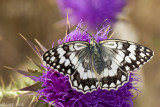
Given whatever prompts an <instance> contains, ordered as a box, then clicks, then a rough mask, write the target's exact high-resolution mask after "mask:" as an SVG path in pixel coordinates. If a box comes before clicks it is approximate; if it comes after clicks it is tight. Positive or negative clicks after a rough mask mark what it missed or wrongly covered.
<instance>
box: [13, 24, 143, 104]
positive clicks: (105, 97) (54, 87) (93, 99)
mask: <svg viewBox="0 0 160 107" xmlns="http://www.w3.org/2000/svg"><path fill="white" fill-rule="evenodd" d="M79 26H80V25H79ZM106 28H108V26H106V27H104V28H102V29H101V30H100V31H98V32H97V33H96V34H95V35H92V36H93V37H94V38H95V39H96V41H97V42H98V41H102V40H105V39H107V36H108V33H109V31H110V30H107V31H106ZM23 38H24V37H23ZM90 38H91V37H90V35H89V34H88V33H87V29H86V30H84V31H82V30H81V29H80V28H79V27H77V28H76V29H75V30H74V31H72V32H71V33H69V34H68V35H67V36H66V37H65V38H64V39H63V40H59V41H58V44H62V43H65V42H70V41H76V40H81V41H87V42H90ZM24 39H25V41H26V42H27V43H28V44H29V45H30V46H31V47H32V49H33V50H34V51H35V52H36V53H37V55H38V56H39V57H40V58H41V56H42V53H43V52H45V51H46V48H45V47H44V46H43V45H41V44H40V43H39V42H38V41H37V40H36V42H37V43H38V44H39V46H40V47H41V50H40V49H39V48H38V47H37V46H35V45H34V44H33V43H32V42H30V41H29V40H27V39H26V38H24ZM32 62H34V61H32ZM34 63H35V64H36V65H37V66H38V67H39V68H41V69H40V70H41V71H40V72H37V71H36V72H25V71H22V70H17V69H14V70H16V71H17V72H19V73H21V74H23V75H25V76H27V77H30V78H31V79H33V80H34V81H36V83H35V84H33V85H32V86H28V87H25V88H23V89H21V91H24V90H27V91H34V92H37V93H38V94H39V100H41V101H44V102H45V103H47V104H50V105H54V106H58V107H85V106H89V107H92V106H94V107H106V106H107V107H132V106H133V101H132V98H133V93H132V92H131V90H135V91H138V90H137V88H136V87H134V86H133V85H132V82H138V81H140V79H139V78H138V76H137V75H136V74H133V73H130V77H129V81H128V83H125V84H124V85H123V86H121V87H119V88H118V90H110V91H109V90H102V89H97V90H95V91H93V92H88V93H86V94H84V93H82V92H79V91H77V90H75V89H73V88H72V87H71V84H70V82H69V77H68V76H64V75H62V74H60V73H59V72H57V71H56V70H54V69H52V68H50V67H48V66H45V65H41V66H39V65H38V64H37V63H36V62H34ZM42 69H45V71H44V70H42ZM43 71H44V72H43ZM42 72H43V73H42ZM29 74H30V76H29Z"/></svg>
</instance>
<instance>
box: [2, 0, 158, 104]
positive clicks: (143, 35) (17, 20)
mask: <svg viewBox="0 0 160 107" xmlns="http://www.w3.org/2000/svg"><path fill="white" fill-rule="evenodd" d="M159 17H160V0H130V1H129V4H128V5H127V6H126V7H125V8H124V10H123V14H121V15H120V16H119V18H118V21H117V24H115V26H113V28H115V31H118V32H120V33H117V35H118V34H125V35H126V34H127V36H125V37H124V38H125V39H128V40H131V41H132V39H131V38H134V40H133V41H136V42H138V43H140V44H142V45H144V46H147V47H149V48H151V49H153V50H154V52H155V56H154V57H153V59H152V60H151V61H150V62H149V63H147V64H146V65H145V66H144V67H143V68H141V70H140V71H139V72H140V75H141V78H142V79H143V82H142V83H140V84H139V85H138V87H140V88H139V90H140V91H141V93H139V96H138V97H137V99H136V100H134V106H135V107H151V106H152V107H160V66H159V61H160V55H159V53H160V20H159ZM63 20H64V19H63V17H62V16H61V14H60V13H59V10H58V7H57V4H56V1H55V0H0V66H1V67H0V77H2V78H3V80H4V83H5V84H6V85H7V84H9V82H10V81H11V79H10V75H11V76H13V77H14V79H15V80H16V81H20V80H22V79H23V76H19V75H18V74H17V73H16V72H14V71H11V70H8V69H5V68H3V66H4V65H7V66H11V67H15V68H21V69H26V68H27V67H29V66H30V63H28V59H27V58H26V56H29V57H31V58H34V59H35V60H37V57H36V55H35V54H34V52H33V50H32V49H31V48H30V47H29V46H28V45H27V44H26V43H25V41H24V40H23V39H22V38H21V37H20V36H19V35H18V33H21V34H22V35H24V36H25V37H26V38H28V39H29V40H31V41H32V42H34V41H33V40H34V38H37V39H38V40H39V41H40V42H41V43H42V44H43V45H44V46H46V47H47V48H48V49H49V48H51V46H52V43H53V42H55V45H57V40H58V39H62V38H63V37H64V36H65V26H59V24H60V23H63V22H64V21H63ZM63 25H65V23H64V24H63ZM122 25H123V27H124V29H120V28H122ZM125 29H126V31H125ZM128 29H129V31H128ZM133 34H135V35H133ZM132 36H135V37H132ZM117 37H119V36H117ZM119 38H121V39H123V37H121V36H120V37H119ZM34 43H35V42H34ZM17 75H18V76H17ZM0 91H1V90H0ZM3 102H13V103H14V102H15V100H11V99H5V100H3ZM23 102H24V104H26V103H29V102H30V99H29V98H28V100H26V99H24V100H23ZM0 103H2V102H0ZM24 106H25V105H24Z"/></svg>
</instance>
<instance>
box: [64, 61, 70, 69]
mask: <svg viewBox="0 0 160 107" xmlns="http://www.w3.org/2000/svg"><path fill="white" fill-rule="evenodd" d="M69 64H70V61H69V59H67V60H66V62H65V63H64V66H65V67H67V66H68V65H69Z"/></svg>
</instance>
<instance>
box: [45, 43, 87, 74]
mask: <svg viewBox="0 0 160 107" xmlns="http://www.w3.org/2000/svg"><path fill="white" fill-rule="evenodd" d="M88 45H89V43H87V42H80V41H76V42H69V43H64V44H62V45H59V46H57V47H54V48H52V49H50V50H48V51H47V52H45V53H44V55H43V60H44V61H45V62H46V64H47V66H49V67H51V68H53V69H55V70H57V71H58V72H60V73H62V74H65V75H72V74H73V73H74V72H75V69H76V67H77V66H78V65H79V63H80V61H81V58H83V57H84V56H85V54H86V52H85V51H84V50H85V49H86V48H88Z"/></svg>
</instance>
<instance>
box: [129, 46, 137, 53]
mask: <svg viewBox="0 0 160 107" xmlns="http://www.w3.org/2000/svg"><path fill="white" fill-rule="evenodd" d="M136 48H137V47H136V45H130V46H129V48H128V49H127V50H128V51H130V52H131V53H133V54H136V53H135V50H136Z"/></svg>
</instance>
